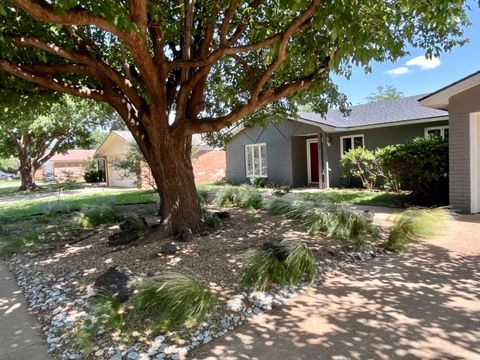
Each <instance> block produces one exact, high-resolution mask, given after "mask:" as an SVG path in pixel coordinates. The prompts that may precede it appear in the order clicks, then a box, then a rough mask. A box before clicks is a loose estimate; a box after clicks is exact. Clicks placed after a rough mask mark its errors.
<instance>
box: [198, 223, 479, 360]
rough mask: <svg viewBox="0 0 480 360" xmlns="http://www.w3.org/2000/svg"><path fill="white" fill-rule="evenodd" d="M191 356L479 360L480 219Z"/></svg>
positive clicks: (454, 226)
mask: <svg viewBox="0 0 480 360" xmlns="http://www.w3.org/2000/svg"><path fill="white" fill-rule="evenodd" d="M438 226H441V227H444V226H446V224H442V223H439V224H438ZM193 358H194V359H197V360H200V359H202V360H205V359H222V360H240V359H253V360H264V359H265V360H266V359H272V360H273V359H282V360H290V359H335V360H340V359H472V360H474V359H480V216H464V217H458V218H457V219H456V220H455V221H452V222H451V224H450V226H449V231H448V234H447V235H446V236H443V237H440V238H437V239H434V240H432V241H428V242H426V243H423V244H421V245H418V246H415V249H414V251H412V252H409V253H404V254H400V255H386V256H383V257H380V258H376V259H374V260H373V261H370V262H368V263H364V264H361V265H359V266H358V267H355V268H352V269H350V270H349V271H347V272H346V273H345V274H341V275H339V276H335V277H332V278H330V279H329V280H327V281H326V282H325V283H324V284H323V285H321V286H320V287H319V288H317V289H311V290H309V291H307V292H306V293H305V294H304V295H301V296H298V297H296V298H294V299H293V300H292V301H291V303H290V304H289V305H288V306H285V307H282V308H279V309H276V310H274V311H272V312H270V313H268V314H264V315H262V316H259V317H257V318H255V319H254V320H253V321H251V322H249V323H248V324H247V325H244V326H242V327H241V328H239V329H237V330H236V331H234V332H233V333H232V334H231V335H230V336H228V337H225V338H222V339H219V340H218V341H215V342H213V343H211V344H209V346H207V347H205V348H203V349H199V350H198V351H197V353H195V354H194V355H193Z"/></svg>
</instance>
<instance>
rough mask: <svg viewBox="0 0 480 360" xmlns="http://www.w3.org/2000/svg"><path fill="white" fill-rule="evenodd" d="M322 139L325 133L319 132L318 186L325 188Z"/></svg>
mask: <svg viewBox="0 0 480 360" xmlns="http://www.w3.org/2000/svg"><path fill="white" fill-rule="evenodd" d="M322 141H323V134H322V133H319V134H318V136H317V154H318V156H317V158H318V187H319V188H320V189H323V188H324V186H323V178H322V172H323V162H322Z"/></svg>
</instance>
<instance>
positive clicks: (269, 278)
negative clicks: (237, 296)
mask: <svg viewBox="0 0 480 360" xmlns="http://www.w3.org/2000/svg"><path fill="white" fill-rule="evenodd" d="M316 273H317V267H316V262H315V258H314V257H313V255H312V253H311V252H310V250H309V249H308V248H307V247H306V246H305V245H304V244H303V243H302V242H300V241H295V240H283V241H280V242H278V243H275V242H273V243H270V246H266V247H264V248H263V249H261V250H257V249H255V250H249V251H248V252H247V254H246V255H245V260H244V265H243V268H242V271H241V275H240V286H241V287H242V288H249V289H264V288H265V287H267V286H268V285H270V284H278V285H282V286H283V285H294V284H297V283H299V282H300V281H302V280H303V279H307V280H308V281H311V282H312V281H313V280H314V279H315V275H316Z"/></svg>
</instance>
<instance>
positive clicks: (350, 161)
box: [340, 147, 383, 190]
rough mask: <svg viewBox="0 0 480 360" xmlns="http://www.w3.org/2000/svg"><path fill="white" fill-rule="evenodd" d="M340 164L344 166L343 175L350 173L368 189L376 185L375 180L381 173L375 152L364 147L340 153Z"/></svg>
mask: <svg viewBox="0 0 480 360" xmlns="http://www.w3.org/2000/svg"><path fill="white" fill-rule="evenodd" d="M340 164H341V165H342V166H343V168H344V170H343V171H344V172H345V174H344V175H347V174H350V175H351V176H353V177H354V178H358V179H360V181H361V182H362V186H363V187H364V188H366V189H368V190H373V189H374V188H375V187H376V185H377V180H378V179H379V178H380V177H381V176H382V175H383V173H382V168H381V166H380V161H379V160H378V158H377V157H376V154H375V153H374V152H373V151H370V150H367V149H365V148H364V147H357V148H355V149H351V150H350V151H347V152H346V153H345V154H343V155H342V157H341V159H340Z"/></svg>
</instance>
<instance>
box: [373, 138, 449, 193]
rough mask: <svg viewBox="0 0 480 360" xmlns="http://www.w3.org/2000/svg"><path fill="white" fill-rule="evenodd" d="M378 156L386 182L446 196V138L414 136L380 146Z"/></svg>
mask: <svg viewBox="0 0 480 360" xmlns="http://www.w3.org/2000/svg"><path fill="white" fill-rule="evenodd" d="M377 157H378V158H379V159H380V162H381V166H382V168H383V172H384V174H385V176H386V180H385V181H386V183H387V184H393V186H397V187H400V188H401V189H402V190H410V191H412V192H414V193H415V194H417V195H421V196H423V197H426V198H433V197H435V196H437V195H438V194H441V195H444V196H445V197H446V196H448V141H446V140H442V139H436V138H416V139H413V140H411V141H409V142H407V143H405V144H399V145H392V146H387V147H385V148H383V149H379V150H377ZM391 186H392V185H391Z"/></svg>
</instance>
